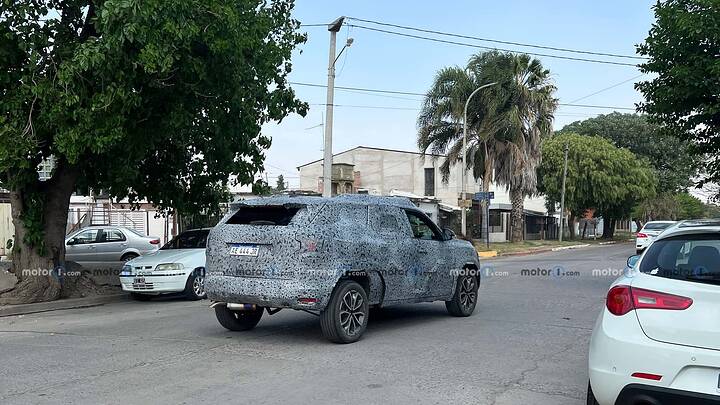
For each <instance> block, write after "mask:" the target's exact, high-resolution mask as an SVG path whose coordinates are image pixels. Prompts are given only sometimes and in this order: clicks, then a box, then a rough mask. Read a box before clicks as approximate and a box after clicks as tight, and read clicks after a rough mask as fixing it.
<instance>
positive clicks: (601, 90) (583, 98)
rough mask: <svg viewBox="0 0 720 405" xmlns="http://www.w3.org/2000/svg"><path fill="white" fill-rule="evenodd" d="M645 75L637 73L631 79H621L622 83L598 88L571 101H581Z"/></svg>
mask: <svg viewBox="0 0 720 405" xmlns="http://www.w3.org/2000/svg"><path fill="white" fill-rule="evenodd" d="M643 76H645V73H641V74H639V75H637V76H635V77H631V78H629V79H627V80H623V81H621V82H620V83H615V84H613V85H612V86H608V87H605V88H604V89H600V90H598V91H596V92H593V93H590V94H588V95H587V96H582V97H580V98H576V99H575V100H572V101H570V102H571V103H575V102H577V101H580V100H585V99H586V98H589V97H592V96H594V95H596V94H599V93H602V92H604V91H607V90H610V89H614V88H615V87H618V86H620V85H623V84H625V83H627V82H629V81H631V80H635V79H638V78H640V77H643Z"/></svg>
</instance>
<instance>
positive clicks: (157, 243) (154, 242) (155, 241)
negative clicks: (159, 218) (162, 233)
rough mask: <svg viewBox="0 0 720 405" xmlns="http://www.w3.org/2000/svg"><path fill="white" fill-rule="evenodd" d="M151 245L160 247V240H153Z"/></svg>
mask: <svg viewBox="0 0 720 405" xmlns="http://www.w3.org/2000/svg"><path fill="white" fill-rule="evenodd" d="M150 244H151V245H159V244H160V239H153V240H151V241H150Z"/></svg>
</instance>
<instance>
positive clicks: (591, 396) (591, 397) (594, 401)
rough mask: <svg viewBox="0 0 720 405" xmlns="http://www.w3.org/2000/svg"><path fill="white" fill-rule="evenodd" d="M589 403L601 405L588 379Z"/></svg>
mask: <svg viewBox="0 0 720 405" xmlns="http://www.w3.org/2000/svg"><path fill="white" fill-rule="evenodd" d="M587 405H600V404H598V401H597V399H595V394H593V391H592V387H591V386H590V381H588V389H587Z"/></svg>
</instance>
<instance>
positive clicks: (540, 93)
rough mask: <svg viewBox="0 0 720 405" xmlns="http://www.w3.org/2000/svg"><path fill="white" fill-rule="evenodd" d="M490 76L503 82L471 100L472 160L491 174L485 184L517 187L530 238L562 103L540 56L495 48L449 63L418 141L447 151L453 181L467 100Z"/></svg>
mask: <svg viewBox="0 0 720 405" xmlns="http://www.w3.org/2000/svg"><path fill="white" fill-rule="evenodd" d="M490 82H497V83H498V85H497V86H492V87H489V88H487V89H485V90H481V91H480V93H479V94H478V96H476V98H473V100H471V102H470V105H469V106H468V129H469V133H468V144H467V145H468V149H467V153H468V159H467V163H468V168H472V169H473V175H474V176H475V178H476V179H478V178H480V177H482V178H483V182H482V185H483V191H488V190H489V187H490V182H491V180H494V181H495V182H496V183H498V184H502V185H505V186H506V187H507V189H508V190H509V192H510V200H511V202H512V211H511V218H512V221H511V222H512V231H511V241H513V242H515V241H520V240H522V239H523V230H522V226H523V221H522V218H523V202H524V198H525V197H526V196H529V195H532V194H534V193H535V192H536V185H537V178H536V168H537V166H538V165H539V163H540V143H541V141H542V139H543V138H544V137H545V136H547V135H548V134H550V133H551V131H552V120H553V114H554V112H555V109H556V108H557V100H556V99H555V98H554V97H553V93H554V91H555V86H554V85H553V84H552V83H551V80H550V72H549V71H548V70H546V69H543V67H542V64H541V63H540V61H539V60H537V59H532V58H530V57H529V56H528V55H524V54H522V55H514V54H510V53H501V52H497V51H491V52H485V53H481V54H478V55H475V56H473V57H472V58H471V59H470V61H469V62H468V65H467V68H465V69H461V68H458V67H454V68H445V69H442V70H441V71H440V72H439V73H438V75H437V76H436V77H435V81H434V82H433V86H432V87H431V89H430V91H429V92H428V94H427V96H426V98H425V102H424V105H423V109H422V111H421V113H420V116H419V118H418V127H419V133H418V146H419V147H420V150H421V151H423V152H428V151H430V152H432V153H433V154H447V156H448V159H447V160H446V161H445V163H444V164H443V165H442V166H441V167H440V169H441V173H442V174H443V180H444V181H447V179H448V175H449V172H450V165H451V164H453V163H457V162H458V161H459V160H461V158H462V156H461V153H462V120H463V107H464V104H465V101H466V100H467V97H468V96H469V95H470V93H471V92H472V91H473V90H474V89H476V88H478V87H480V86H481V85H483V84H486V83H490ZM483 215H484V211H483ZM483 221H487V218H484V217H483ZM484 223H485V222H484Z"/></svg>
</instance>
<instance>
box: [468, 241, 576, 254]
mask: <svg viewBox="0 0 720 405" xmlns="http://www.w3.org/2000/svg"><path fill="white" fill-rule="evenodd" d="M588 246H590V244H589V243H583V244H580V245H570V246H560V247H554V248H550V247H547V248H539V249H534V250H523V251H520V252H508V253H497V252H495V253H496V254H495V256H490V257H511V256H528V255H534V254H536V253H547V252H557V251H559V250H567V249H578V248H584V247H588ZM485 253H489V252H485ZM478 254H480V252H478ZM480 257H483V256H480Z"/></svg>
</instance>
